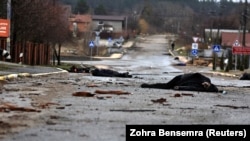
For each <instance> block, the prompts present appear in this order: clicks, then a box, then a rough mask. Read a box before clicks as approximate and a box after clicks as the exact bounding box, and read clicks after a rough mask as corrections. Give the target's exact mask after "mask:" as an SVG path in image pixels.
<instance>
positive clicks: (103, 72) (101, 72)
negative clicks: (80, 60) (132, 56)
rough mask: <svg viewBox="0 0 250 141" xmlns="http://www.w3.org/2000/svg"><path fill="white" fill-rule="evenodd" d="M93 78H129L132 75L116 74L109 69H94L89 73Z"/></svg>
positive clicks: (126, 73) (125, 73)
mask: <svg viewBox="0 0 250 141" xmlns="http://www.w3.org/2000/svg"><path fill="white" fill-rule="evenodd" d="M90 72H91V74H92V75H93V76H105V77H128V78H131V77H132V75H129V73H128V72H124V73H121V72H118V71H114V70H110V69H98V68H96V69H94V70H91V71H90Z"/></svg>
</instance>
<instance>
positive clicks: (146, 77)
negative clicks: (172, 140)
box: [0, 35, 250, 141]
mask: <svg viewBox="0 0 250 141" xmlns="http://www.w3.org/2000/svg"><path fill="white" fill-rule="evenodd" d="M165 37H166V35H150V36H146V37H144V38H143V39H140V42H137V43H136V47H134V48H133V49H127V53H126V54H125V55H124V56H123V57H122V58H121V59H108V60H101V61H81V60H79V61H75V63H79V64H91V65H94V66H97V67H100V68H109V69H113V70H116V71H119V72H129V74H132V76H133V77H132V78H118V77H96V76H91V75H90V74H88V73H65V74H57V75H50V76H42V77H37V78H21V79H19V78H18V79H17V80H13V81H10V82H8V83H7V84H5V85H4V91H3V92H2V93H1V94H0V104H4V103H9V104H13V105H18V106H20V107H30V108H32V109H36V110H38V111H31V112H28V111H11V110H9V111H1V110H0V117H1V119H0V140H2V141H44V140H47V141H52V140H53V141H68V140H72V141H82V140H84V141H125V137H126V132H125V131H126V130H125V127H126V125H129V124H163V125H168V124H249V123H250V118H249V116H250V113H249V106H250V103H249V101H250V94H249V90H250V87H249V86H250V82H249V81H240V80H238V79H237V78H232V77H223V76H217V75H213V74H210V73H208V72H209V71H210V69H209V68H207V67H190V66H178V67H176V66H173V65H172V64H173V63H176V60H174V59H173V57H172V56H170V55H167V52H168V50H169V49H170V48H171V47H169V42H168V41H169V40H168V39H166V38H165ZM188 72H201V73H204V74H205V75H207V76H208V77H209V78H210V79H211V81H212V83H213V84H215V85H217V86H218V88H219V89H222V90H224V91H225V92H226V93H208V92H193V91H175V90H163V89H149V88H140V85H141V84H142V83H157V82H168V81H169V80H171V79H172V78H173V77H174V76H176V75H179V74H183V73H188ZM97 90H102V91H108V90H110V91H120V92H124V93H122V94H112V93H109V94H98V93H96V91H97ZM75 92H88V93H89V94H92V95H85V96H74V95H72V94H73V93H75ZM0 106H1V105H0Z"/></svg>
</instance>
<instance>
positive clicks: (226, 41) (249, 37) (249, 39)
mask: <svg viewBox="0 0 250 141" xmlns="http://www.w3.org/2000/svg"><path fill="white" fill-rule="evenodd" d="M245 35H246V36H245V41H246V42H245V44H246V46H248V47H250V33H246V34H245ZM236 40H238V41H239V43H240V44H241V45H242V40H243V33H242V32H241V33H230V32H222V33H221V45H222V46H232V45H233V44H234V43H235V41H236Z"/></svg>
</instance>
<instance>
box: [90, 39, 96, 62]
mask: <svg viewBox="0 0 250 141" xmlns="http://www.w3.org/2000/svg"><path fill="white" fill-rule="evenodd" d="M94 46H95V44H94V42H93V41H90V42H89V47H90V60H92V48H93V47H94Z"/></svg>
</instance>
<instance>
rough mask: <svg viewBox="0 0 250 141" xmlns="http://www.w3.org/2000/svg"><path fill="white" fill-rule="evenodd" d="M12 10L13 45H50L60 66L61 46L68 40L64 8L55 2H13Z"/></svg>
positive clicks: (33, 0)
mask: <svg viewBox="0 0 250 141" xmlns="http://www.w3.org/2000/svg"><path fill="white" fill-rule="evenodd" d="M12 9H13V15H12V23H13V25H12V26H13V31H12V32H13V44H15V43H16V42H18V41H24V42H26V41H30V42H35V43H43V44H50V45H52V49H53V56H55V57H56V58H57V61H58V64H59V65H60V47H61V44H62V43H63V42H64V41H66V40H67V39H69V36H68V35H69V34H68V33H69V32H68V22H67V18H68V17H66V16H65V15H66V14H65V12H66V10H65V7H63V6H62V5H61V4H59V3H57V1H56V0H53V1H51V0H22V1H20V0H13V1H12ZM56 44H58V49H56Z"/></svg>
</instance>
